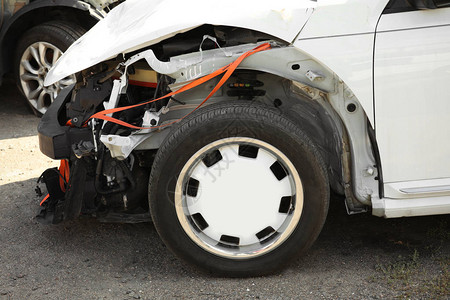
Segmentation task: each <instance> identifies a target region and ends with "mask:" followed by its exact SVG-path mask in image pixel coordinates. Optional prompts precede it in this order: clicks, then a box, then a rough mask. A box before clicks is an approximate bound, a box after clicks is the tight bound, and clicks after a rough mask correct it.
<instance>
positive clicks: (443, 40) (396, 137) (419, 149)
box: [374, 8, 450, 197]
mask: <svg viewBox="0 0 450 300" xmlns="http://www.w3.org/2000/svg"><path fill="white" fill-rule="evenodd" d="M374 74H375V78H374V83H375V105H376V111H375V115H376V133H377V141H378V146H379V150H380V156H381V162H382V166H383V177H384V182H385V183H386V184H390V183H397V184H396V185H391V186H389V187H388V188H386V196H387V197H399V191H395V192H394V191H393V187H394V186H398V187H401V186H409V187H410V188H413V187H412V186H411V184H406V183H404V184H402V183H401V182H410V181H412V182H414V183H413V184H415V189H416V190H420V189H421V188H425V187H427V186H429V185H430V184H429V183H425V182H424V183H421V180H428V181H429V180H432V179H443V178H450V156H449V154H450V126H449V116H450V89H449V83H450V8H441V9H434V10H423V11H413V12H403V13H394V14H388V15H383V16H382V17H381V19H380V23H379V27H378V29H377V38H376V47H375V73H374ZM431 185H434V186H439V184H438V182H436V183H432V184H431Z"/></svg>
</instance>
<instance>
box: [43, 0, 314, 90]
mask: <svg viewBox="0 0 450 300" xmlns="http://www.w3.org/2000/svg"><path fill="white" fill-rule="evenodd" d="M315 6H316V2H315V1H312V0H277V1H273V0H259V1H249V0H226V1H214V0H192V1H187V0H185V1H180V0H127V1H125V2H124V3H122V4H121V5H119V6H117V7H116V8H114V9H113V10H112V11H111V12H110V13H109V14H108V15H107V16H106V18H105V19H103V20H101V21H100V22H98V23H97V24H96V25H95V26H94V27H93V28H92V29H91V30H90V31H88V32H87V33H86V34H85V35H84V36H82V37H81V38H80V39H79V40H78V41H76V42H75V43H74V44H73V45H72V46H71V47H70V48H69V49H68V50H67V51H66V52H65V53H64V55H63V56H62V57H61V58H60V59H59V60H58V62H57V63H56V64H55V66H54V67H53V68H52V69H51V70H50V72H49V73H48V75H47V77H46V79H45V85H51V84H53V83H55V82H57V81H59V80H61V79H63V78H64V77H66V76H69V75H71V74H74V73H76V72H79V71H81V70H84V69H86V68H89V67H91V66H93V65H95V64H97V63H99V62H101V61H104V60H107V59H109V58H112V57H115V56H117V55H118V54H120V53H127V52H131V51H134V50H137V49H140V48H142V47H145V46H149V45H152V44H156V43H158V42H160V41H162V40H165V39H167V38H169V37H172V36H174V35H175V34H177V33H181V32H185V31H188V30H190V29H192V28H195V27H198V26H201V25H203V24H211V25H225V26H233V27H242V28H248V29H252V30H257V31H260V32H264V33H267V34H270V35H272V36H275V37H277V38H280V39H282V40H285V41H287V42H292V41H293V40H294V38H295V37H296V35H297V34H298V33H299V31H300V30H301V28H302V27H303V26H304V25H305V23H306V21H307V20H308V18H309V17H310V15H311V13H312V8H314V7H315Z"/></svg>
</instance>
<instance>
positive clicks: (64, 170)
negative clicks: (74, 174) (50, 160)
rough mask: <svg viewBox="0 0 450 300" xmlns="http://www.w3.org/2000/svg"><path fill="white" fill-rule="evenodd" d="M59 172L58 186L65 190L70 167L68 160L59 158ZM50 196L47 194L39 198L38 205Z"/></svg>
mask: <svg viewBox="0 0 450 300" xmlns="http://www.w3.org/2000/svg"><path fill="white" fill-rule="evenodd" d="M58 171H59V173H60V174H61V176H60V177H59V187H60V188H61V191H63V192H65V191H66V184H67V183H68V182H69V175H70V169H69V161H68V160H66V159H61V162H60V164H59V168H58ZM49 197H50V194H47V195H46V196H45V197H44V199H42V200H41V202H40V203H39V205H40V206H42V204H44V202H45V201H46V200H47V199H48V198H49Z"/></svg>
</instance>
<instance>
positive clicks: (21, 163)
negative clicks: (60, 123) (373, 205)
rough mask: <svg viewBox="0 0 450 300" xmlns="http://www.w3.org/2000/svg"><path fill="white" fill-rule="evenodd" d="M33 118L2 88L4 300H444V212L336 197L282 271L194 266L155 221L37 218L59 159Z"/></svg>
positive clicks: (0, 261) (447, 250)
mask: <svg viewBox="0 0 450 300" xmlns="http://www.w3.org/2000/svg"><path fill="white" fill-rule="evenodd" d="M38 122H39V119H38V118H36V117H34V116H33V115H32V114H31V113H30V111H29V110H28V108H27V106H26V105H24V103H23V102H21V99H20V96H19V94H18V92H17V90H16V88H15V86H14V85H13V84H12V83H10V82H7V83H6V84H5V85H4V86H2V87H0V195H1V200H0V241H1V244H0V299H174V298H177V299H178V298H181V299H216V298H217V299H244V298H255V299H380V298H386V299H391V298H394V297H399V298H413V299H439V298H441V299H448V298H449V297H450V291H449V289H450V288H449V281H450V275H449V274H450V270H449V263H450V230H449V225H450V222H449V221H450V218H449V217H448V215H444V216H430V217H415V218H402V219H391V220H385V219H380V218H376V217H373V216H371V215H370V214H363V215H353V216H348V215H347V214H346V212H345V208H344V205H343V202H342V199H338V198H336V197H335V198H333V199H332V200H333V201H332V206H331V208H330V212H329V216H328V219H327V222H326V224H325V227H324V229H323V231H322V233H321V235H320V237H319V239H318V240H317V242H316V243H315V245H314V246H313V247H312V248H311V249H310V251H309V252H308V253H307V254H306V255H305V256H304V257H302V258H300V259H299V260H297V261H295V262H293V263H292V264H291V265H290V266H289V268H287V269H286V270H285V271H283V272H282V273H280V274H277V275H273V276H268V277H261V278H247V279H229V278H216V277H212V276H207V275H204V274H201V273H198V272H197V271H196V270H194V269H192V268H191V267H189V266H186V265H185V264H184V263H183V262H181V261H180V260H178V259H177V258H175V257H174V256H173V255H172V254H171V253H170V252H169V251H168V250H167V249H166V248H165V246H164V245H163V244H162V242H161V240H160V239H159V237H158V235H157V233H156V231H155V229H154V227H153V226H152V224H151V223H146V224H134V225H130V224H103V223H99V222H97V221H96V220H95V219H91V218H84V219H79V220H76V221H71V222H68V223H65V224H61V225H57V226H44V225H41V224H39V223H37V222H36V220H35V218H34V216H35V215H36V214H37V212H38V204H39V200H40V199H39V198H38V197H37V196H36V195H35V192H34V187H35V182H36V180H37V177H38V176H39V175H40V173H41V172H42V171H43V170H44V169H46V168H47V167H49V166H55V165H57V162H53V161H52V160H50V159H48V158H46V157H45V156H43V155H42V154H41V153H40V152H39V147H38V143H37V136H36V126H37V124H38Z"/></svg>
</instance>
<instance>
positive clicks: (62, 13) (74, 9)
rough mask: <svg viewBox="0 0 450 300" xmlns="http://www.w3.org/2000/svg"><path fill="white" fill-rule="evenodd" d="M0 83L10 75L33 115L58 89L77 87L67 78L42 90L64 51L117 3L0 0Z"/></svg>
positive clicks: (110, 0)
mask: <svg viewBox="0 0 450 300" xmlns="http://www.w3.org/2000/svg"><path fill="white" fill-rule="evenodd" d="M0 1H1V6H0V29H1V31H0V84H1V82H2V78H3V76H4V75H5V74H6V73H12V74H13V75H14V77H15V79H16V81H17V84H18V86H19V89H20V90H21V91H22V93H23V95H24V99H25V100H26V102H27V103H28V104H29V106H30V107H31V109H32V110H33V112H34V113H35V114H36V115H37V116H41V115H42V114H44V113H45V111H46V110H47V108H48V107H49V106H50V104H51V103H52V101H53V99H55V98H56V96H57V94H58V93H59V91H60V90H61V89H62V88H64V87H66V86H68V85H70V84H72V83H75V76H74V75H71V76H68V77H66V78H64V79H63V80H61V81H59V82H57V83H55V84H52V85H51V86H48V87H45V86H44V84H43V81H44V78H45V76H46V75H47V72H48V71H49V70H50V69H51V67H52V66H53V65H54V63H55V62H56V60H57V59H58V58H59V57H60V56H61V54H62V53H63V52H64V51H65V50H67V48H68V47H69V46H70V45H71V44H72V43H73V42H75V41H76V40H77V39H78V38H79V37H81V36H82V35H83V34H84V33H85V32H86V31H87V30H89V29H90V28H91V27H92V26H93V25H94V24H95V23H97V21H99V20H101V19H102V18H103V17H104V16H106V14H107V12H108V11H109V10H110V9H112V8H113V7H114V6H115V5H117V4H118V3H120V2H122V1H119V0H84V1H77V0H26V1H20V0H0Z"/></svg>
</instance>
